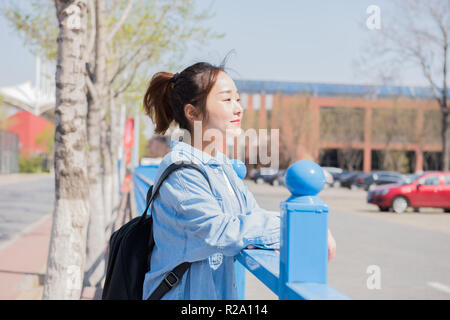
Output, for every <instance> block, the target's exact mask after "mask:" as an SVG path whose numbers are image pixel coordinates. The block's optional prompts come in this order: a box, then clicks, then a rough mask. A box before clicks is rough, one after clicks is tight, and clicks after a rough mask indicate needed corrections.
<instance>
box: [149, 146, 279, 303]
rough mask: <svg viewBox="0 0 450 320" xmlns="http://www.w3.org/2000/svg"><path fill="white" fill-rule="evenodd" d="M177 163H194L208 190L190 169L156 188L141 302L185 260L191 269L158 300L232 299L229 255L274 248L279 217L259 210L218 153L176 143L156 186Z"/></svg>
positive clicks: (232, 274) (234, 295) (233, 282)
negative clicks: (151, 241)
mask: <svg viewBox="0 0 450 320" xmlns="http://www.w3.org/2000/svg"><path fill="white" fill-rule="evenodd" d="M180 160H183V161H190V162H193V163H196V164H198V165H199V166H200V167H201V168H202V169H203V170H204V171H205V173H206V174H207V176H208V177H209V180H210V183H211V188H212V190H211V188H210V186H209V184H208V182H207V181H206V179H205V177H204V176H203V175H202V174H201V173H200V172H198V171H196V170H195V169H192V168H181V169H178V170H177V171H175V172H173V173H172V174H171V175H170V176H169V177H168V178H167V179H166V180H165V181H164V182H163V184H162V185H161V188H160V190H159V195H158V196H157V197H156V198H155V199H154V200H153V202H152V204H151V208H150V209H151V214H152V217H153V233H154V239H155V247H154V249H153V253H152V257H151V266H150V271H149V272H147V274H146V275H145V280H144V286H143V298H144V299H146V298H147V297H148V296H149V295H150V294H151V293H152V292H153V291H154V290H155V288H156V287H157V286H158V285H159V284H160V283H161V281H163V279H164V276H165V275H166V274H167V273H168V272H169V271H171V270H172V269H173V268H175V267H176V266H177V265H179V264H181V263H182V262H186V261H188V262H192V265H191V266H190V268H189V269H188V270H187V271H186V272H185V274H184V275H183V277H182V279H181V280H180V282H179V283H178V284H177V285H175V286H174V287H173V288H172V289H171V290H170V291H169V292H168V293H166V295H165V296H164V297H163V299H179V300H188V299H225V300H229V299H237V288H236V279H235V268H234V260H235V259H234V257H235V256H236V255H237V254H238V253H239V252H240V251H241V250H242V249H244V248H246V247H248V246H249V245H253V246H255V247H259V248H264V249H278V248H279V242H280V217H279V213H274V212H270V211H266V210H264V209H262V208H260V207H259V206H258V204H257V203H256V201H255V198H254V197H253V195H252V193H251V192H250V191H249V190H248V187H247V186H246V184H245V183H244V182H243V181H242V180H241V179H240V178H239V177H238V176H237V174H236V173H235V171H234V170H233V167H232V164H231V161H230V159H229V158H228V157H226V156H225V155H224V154H223V153H220V152H218V153H217V155H216V156H215V157H212V156H210V155H208V154H207V153H205V152H202V151H201V150H199V149H196V148H194V147H192V146H191V145H189V144H187V143H184V142H180V141H176V140H172V141H171V151H170V152H169V153H168V154H167V155H166V156H165V157H164V158H163V160H162V161H161V164H160V166H159V168H158V171H157V172H156V176H155V180H154V181H155V183H156V181H158V179H159V176H160V175H161V174H162V172H163V171H164V169H166V168H167V167H168V166H169V165H170V164H171V163H173V162H176V161H180ZM226 177H228V180H229V181H227V180H226ZM230 185H231V188H230Z"/></svg>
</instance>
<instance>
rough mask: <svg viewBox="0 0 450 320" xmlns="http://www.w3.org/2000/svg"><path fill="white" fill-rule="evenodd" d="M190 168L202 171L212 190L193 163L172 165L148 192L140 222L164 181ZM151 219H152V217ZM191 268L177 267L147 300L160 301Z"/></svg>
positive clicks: (186, 265) (187, 265)
mask: <svg viewBox="0 0 450 320" xmlns="http://www.w3.org/2000/svg"><path fill="white" fill-rule="evenodd" d="M184 167H189V168H193V169H195V170H197V171H200V173H201V174H202V175H203V176H204V177H205V178H206V181H208V184H209V187H210V188H211V190H212V187H211V183H210V181H209V178H208V176H207V175H206V173H205V172H204V171H203V169H202V168H201V167H200V166H199V165H197V164H195V163H192V162H186V161H178V162H175V163H172V164H171V165H170V166H168V167H167V168H166V169H165V170H164V172H163V173H162V174H161V177H160V178H159V180H158V182H157V183H156V185H155V186H154V187H153V186H151V187H150V189H149V190H148V192H147V199H146V201H147V206H146V208H145V211H144V213H143V214H142V218H141V220H140V222H141V221H144V219H145V218H146V215H147V211H148V208H149V207H150V204H151V202H152V201H153V199H154V198H155V197H156V196H157V194H158V191H159V188H160V187H161V184H162V183H163V182H164V180H165V179H166V178H167V177H168V176H169V175H170V174H171V173H172V172H173V171H175V170H178V169H180V168H184ZM150 219H151V217H150ZM190 266H191V263H190V262H183V263H182V264H180V265H178V266H176V267H175V268H174V269H173V270H172V271H170V272H169V273H167V274H166V276H165V277H164V279H163V281H162V282H161V283H160V284H159V286H158V287H157V288H156V289H155V290H154V291H153V293H152V294H150V296H149V297H148V298H147V300H160V299H161V298H162V297H163V296H164V295H165V294H166V293H167V292H169V291H170V289H172V287H174V286H175V285H176V284H177V283H178V282H179V281H180V280H181V278H182V277H183V275H184V273H185V272H186V270H187V269H189V267H190Z"/></svg>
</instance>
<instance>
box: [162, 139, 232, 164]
mask: <svg viewBox="0 0 450 320" xmlns="http://www.w3.org/2000/svg"><path fill="white" fill-rule="evenodd" d="M170 149H171V150H172V151H177V150H179V151H184V152H186V153H188V154H189V155H191V156H192V157H194V158H195V159H197V160H199V161H200V162H201V163H203V164H231V160H230V159H229V158H228V157H227V156H226V155H225V154H223V153H222V152H220V151H217V152H216V155H215V156H214V157H213V156H211V155H210V154H208V153H206V152H203V151H201V150H199V149H197V148H195V147H193V146H191V145H190V144H187V143H186V142H183V141H177V140H174V139H172V140H170Z"/></svg>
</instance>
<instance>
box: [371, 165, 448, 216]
mask: <svg viewBox="0 0 450 320" xmlns="http://www.w3.org/2000/svg"><path fill="white" fill-rule="evenodd" d="M367 202H368V203H373V204H375V205H377V206H378V207H379V208H380V211H388V210H389V209H390V208H392V210H393V211H394V212H397V213H402V212H404V211H405V210H406V209H407V208H408V207H412V208H414V209H418V208H421V207H431V208H443V209H444V211H445V212H450V172H440V171H439V172H438V171H436V172H426V173H421V174H415V175H412V176H411V177H410V179H408V181H406V180H405V181H404V182H403V183H401V184H386V185H381V186H378V187H376V188H374V189H372V190H370V191H369V192H368V193H367Z"/></svg>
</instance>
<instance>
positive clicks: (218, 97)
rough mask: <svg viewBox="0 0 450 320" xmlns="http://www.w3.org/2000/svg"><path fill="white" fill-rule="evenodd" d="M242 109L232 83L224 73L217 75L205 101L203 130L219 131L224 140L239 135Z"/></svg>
mask: <svg viewBox="0 0 450 320" xmlns="http://www.w3.org/2000/svg"><path fill="white" fill-rule="evenodd" d="M242 111H243V110H242V107H241V103H240V96H239V92H238V90H237V88H236V85H235V84H234V81H233V80H232V79H231V78H230V76H229V75H227V74H226V73H225V72H223V71H221V72H219V74H218V75H217V80H216V83H215V84H214V86H213V88H212V89H211V91H210V92H209V94H208V97H207V99H206V112H207V113H208V119H207V122H206V123H204V124H203V130H204V131H206V130H208V129H215V130H219V131H220V132H221V134H222V135H223V137H224V138H233V137H236V136H238V135H240V134H241V120H242Z"/></svg>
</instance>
